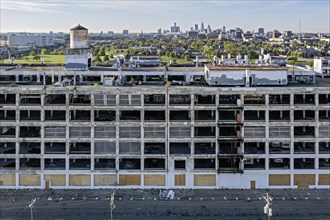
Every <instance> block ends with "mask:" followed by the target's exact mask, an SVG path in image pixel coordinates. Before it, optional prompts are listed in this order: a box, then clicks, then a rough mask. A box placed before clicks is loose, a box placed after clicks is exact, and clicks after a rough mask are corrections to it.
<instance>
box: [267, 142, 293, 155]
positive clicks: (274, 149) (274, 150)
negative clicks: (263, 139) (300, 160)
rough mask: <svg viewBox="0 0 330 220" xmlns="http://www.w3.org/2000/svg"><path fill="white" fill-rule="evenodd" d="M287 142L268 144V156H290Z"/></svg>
mask: <svg viewBox="0 0 330 220" xmlns="http://www.w3.org/2000/svg"><path fill="white" fill-rule="evenodd" d="M290 149H291V147H290V143H289V142H270V143H269V153H270V154H290Z"/></svg>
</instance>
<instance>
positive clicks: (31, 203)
mask: <svg viewBox="0 0 330 220" xmlns="http://www.w3.org/2000/svg"><path fill="white" fill-rule="evenodd" d="M36 201H37V198H34V199H32V201H31V202H30V204H29V208H30V211H31V220H33V208H34V204H35V203H36Z"/></svg>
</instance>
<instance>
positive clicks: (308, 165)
mask: <svg viewBox="0 0 330 220" xmlns="http://www.w3.org/2000/svg"><path fill="white" fill-rule="evenodd" d="M314 161H315V159H314V158H295V159H294V168H295V169H314V168H315V167H314Z"/></svg>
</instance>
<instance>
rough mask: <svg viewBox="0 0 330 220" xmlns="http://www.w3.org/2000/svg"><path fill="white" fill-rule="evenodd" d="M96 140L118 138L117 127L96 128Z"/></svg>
mask: <svg viewBox="0 0 330 220" xmlns="http://www.w3.org/2000/svg"><path fill="white" fill-rule="evenodd" d="M94 138H116V127H115V126H98V127H95V128H94Z"/></svg>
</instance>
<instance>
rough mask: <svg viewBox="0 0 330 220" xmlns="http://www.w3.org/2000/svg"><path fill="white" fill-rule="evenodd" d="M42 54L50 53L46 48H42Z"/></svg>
mask: <svg viewBox="0 0 330 220" xmlns="http://www.w3.org/2000/svg"><path fill="white" fill-rule="evenodd" d="M41 54H43V55H45V54H49V52H48V50H47V49H46V48H42V49H41Z"/></svg>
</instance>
